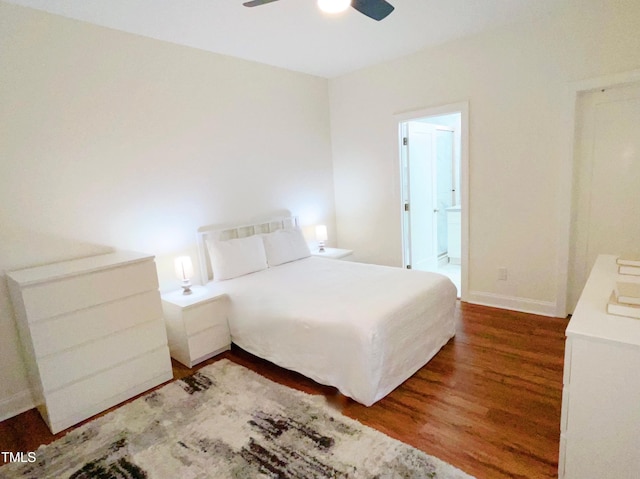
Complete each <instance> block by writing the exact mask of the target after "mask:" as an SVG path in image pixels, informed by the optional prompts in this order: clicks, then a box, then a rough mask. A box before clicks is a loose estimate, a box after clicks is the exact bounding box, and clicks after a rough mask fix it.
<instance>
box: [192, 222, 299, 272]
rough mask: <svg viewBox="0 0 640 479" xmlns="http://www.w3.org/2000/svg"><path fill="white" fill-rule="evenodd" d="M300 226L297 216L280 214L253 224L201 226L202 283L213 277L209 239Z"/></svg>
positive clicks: (237, 236) (199, 236)
mask: <svg viewBox="0 0 640 479" xmlns="http://www.w3.org/2000/svg"><path fill="white" fill-rule="evenodd" d="M299 226H300V223H299V220H298V217H297V216H279V217H276V218H270V219H267V220H265V221H260V222H258V223H252V224H241V225H229V224H227V225H209V226H201V227H200V228H198V262H199V263H200V280H201V281H202V284H206V283H208V282H209V281H211V280H212V279H213V271H212V270H211V263H210V261H209V250H208V248H207V240H208V239H211V240H218V241H224V240H229V239H234V238H245V237H247V236H253V235H259V234H265V233H271V232H273V231H277V230H282V229H291V228H295V227H299Z"/></svg>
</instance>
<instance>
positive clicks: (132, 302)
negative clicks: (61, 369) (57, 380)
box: [31, 290, 162, 358]
mask: <svg viewBox="0 0 640 479" xmlns="http://www.w3.org/2000/svg"><path fill="white" fill-rule="evenodd" d="M161 317H162V307H161V303H160V293H159V292H158V291H157V290H154V291H147V292H145V293H141V294H137V295H135V296H129V297H127V298H124V299H121V300H117V301H112V302H109V303H103V304H100V305H98V306H95V307H93V308H86V309H81V310H79V311H74V312H73V313H68V314H65V315H62V316H58V317H56V318H53V319H47V320H43V321H38V322H36V323H32V324H31V339H32V341H33V348H34V351H35V354H36V357H38V358H40V357H43V356H48V355H50V354H54V353H57V352H60V351H63V350H65V349H69V348H72V347H75V346H78V345H81V344H83V343H86V342H89V341H93V340H96V339H99V338H102V337H104V336H108V335H110V334H114V333H117V332H118V331H122V330H124V329H127V328H131V327H133V326H136V325H139V324H142V323H146V322H147V321H151V320H154V319H158V318H161Z"/></svg>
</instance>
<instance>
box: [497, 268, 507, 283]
mask: <svg viewBox="0 0 640 479" xmlns="http://www.w3.org/2000/svg"><path fill="white" fill-rule="evenodd" d="M498 279H499V280H500V281H506V280H507V268H505V267H501V268H498Z"/></svg>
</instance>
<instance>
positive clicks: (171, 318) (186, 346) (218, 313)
mask: <svg viewBox="0 0 640 479" xmlns="http://www.w3.org/2000/svg"><path fill="white" fill-rule="evenodd" d="M191 290H192V291H193V293H192V294H189V295H185V294H182V291H181V290H180V291H173V292H171V293H167V294H163V295H162V310H163V312H164V319H165V325H166V327H167V338H168V340H169V350H170V351H171V357H172V358H174V359H176V360H177V361H180V362H181V363H182V364H184V365H185V366H188V367H190V368H191V367H193V366H194V365H195V364H198V363H200V362H202V361H204V360H205V359H209V358H211V357H213V356H215V355H217V354H220V353H221V352H223V351H226V350H228V349H229V348H230V347H231V336H230V334H229V325H228V324H227V311H228V303H229V297H228V296H227V295H226V294H219V293H212V292H211V291H209V290H208V289H206V288H204V287H202V286H192V287H191Z"/></svg>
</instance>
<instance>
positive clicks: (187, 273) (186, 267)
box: [175, 256, 193, 281]
mask: <svg viewBox="0 0 640 479" xmlns="http://www.w3.org/2000/svg"><path fill="white" fill-rule="evenodd" d="M175 263H176V276H178V279H180V280H182V281H184V280H186V279H191V278H193V263H192V262H191V257H190V256H180V257H178V258H176V261H175Z"/></svg>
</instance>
